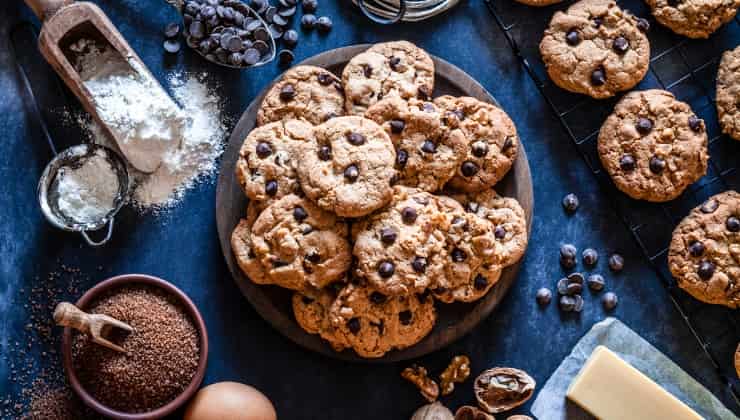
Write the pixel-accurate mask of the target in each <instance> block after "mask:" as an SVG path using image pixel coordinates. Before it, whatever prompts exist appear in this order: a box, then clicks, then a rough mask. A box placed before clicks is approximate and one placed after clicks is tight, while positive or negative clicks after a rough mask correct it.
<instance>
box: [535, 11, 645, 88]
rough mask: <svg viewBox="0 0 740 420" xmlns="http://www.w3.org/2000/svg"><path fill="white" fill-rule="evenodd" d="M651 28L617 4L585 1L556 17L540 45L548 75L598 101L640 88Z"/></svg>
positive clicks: (557, 81) (554, 80) (553, 79)
mask: <svg viewBox="0 0 740 420" xmlns="http://www.w3.org/2000/svg"><path fill="white" fill-rule="evenodd" d="M648 27H649V24H648V23H647V21H646V20H644V19H638V18H636V17H634V16H632V15H631V14H630V13H628V12H625V11H624V10H622V9H621V8H620V7H619V6H618V5H617V3H616V2H615V1H613V0H581V1H578V2H576V3H574V4H573V5H571V6H570V7H569V8H568V10H567V11H565V12H560V11H559V12H555V15H554V16H553V18H552V20H551V21H550V26H549V27H548V28H547V30H545V36H544V38H543V39H542V42H541V43H540V53H541V54H542V60H543V61H544V62H545V67H546V68H547V73H548V75H549V76H550V79H552V81H553V82H555V84H556V85H558V86H560V87H561V88H563V89H565V90H568V91H571V92H575V93H583V94H586V95H589V96H591V97H594V98H596V99H603V98H608V97H610V96H614V95H615V94H616V93H617V92H621V91H625V90H629V89H631V88H632V87H634V86H635V85H637V84H638V83H639V82H640V80H642V78H643V77H645V74H646V73H647V70H648V64H649V62H650V43H649V42H648V38H647V36H646V35H645V33H644V31H645V30H647V28H648Z"/></svg>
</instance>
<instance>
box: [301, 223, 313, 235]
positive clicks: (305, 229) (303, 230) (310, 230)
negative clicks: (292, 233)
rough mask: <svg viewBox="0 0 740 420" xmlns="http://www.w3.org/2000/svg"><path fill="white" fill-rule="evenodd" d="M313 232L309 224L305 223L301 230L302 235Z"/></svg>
mask: <svg viewBox="0 0 740 420" xmlns="http://www.w3.org/2000/svg"><path fill="white" fill-rule="evenodd" d="M311 232H313V228H312V227H311V226H310V225H306V226H304V227H303V229H302V230H301V233H302V234H304V235H308V234H309V233H311Z"/></svg>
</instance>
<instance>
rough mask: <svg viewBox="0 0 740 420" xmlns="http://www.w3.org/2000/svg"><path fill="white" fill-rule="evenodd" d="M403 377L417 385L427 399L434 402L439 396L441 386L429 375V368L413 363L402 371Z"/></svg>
mask: <svg viewBox="0 0 740 420" xmlns="http://www.w3.org/2000/svg"><path fill="white" fill-rule="evenodd" d="M401 377H402V378H403V379H406V380H407V381H409V382H411V383H412V384H414V385H416V387H417V388H419V392H421V395H422V396H423V397H424V398H426V400H427V401H429V402H434V401H436V400H437V398H438V397H439V386H438V385H437V383H436V382H434V379H432V378H430V377H429V376H428V375H427V370H426V368H424V367H423V366H419V365H411V367H407V368H406V369H404V370H403V372H401Z"/></svg>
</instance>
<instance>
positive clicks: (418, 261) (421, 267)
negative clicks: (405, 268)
mask: <svg viewBox="0 0 740 420" xmlns="http://www.w3.org/2000/svg"><path fill="white" fill-rule="evenodd" d="M411 267H413V269H414V271H416V272H417V273H423V272H425V271H426V270H427V259H426V258H424V257H419V256H416V257H414V261H412V262H411Z"/></svg>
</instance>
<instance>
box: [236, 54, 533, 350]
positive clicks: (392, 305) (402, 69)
mask: <svg viewBox="0 0 740 420" xmlns="http://www.w3.org/2000/svg"><path fill="white" fill-rule="evenodd" d="M433 90H434V63H433V61H432V59H431V57H430V56H429V55H428V54H427V53H426V52H425V51H423V50H422V49H420V48H418V47H416V46H415V45H413V44H411V43H409V42H405V41H399V42H388V43H383V44H376V45H374V46H373V47H371V48H370V49H368V50H367V51H365V52H363V53H361V54H359V55H357V56H355V57H354V58H352V60H350V62H349V63H348V64H347V65H346V67H345V68H344V71H343V73H342V78H341V79H339V78H338V77H336V76H335V75H334V74H332V73H331V72H329V71H327V70H325V69H322V68H319V67H313V66H298V67H295V68H293V69H291V70H289V71H288V72H286V73H285V74H284V75H283V77H282V79H281V80H280V81H278V82H277V83H276V84H275V85H274V86H273V87H272V88H271V89H270V91H269V92H268V93H267V95H266V97H265V99H264V100H263V102H262V105H261V108H260V110H259V114H258V127H257V128H255V129H254V130H253V131H252V132H251V133H250V134H249V135H248V136H247V138H246V139H245V141H244V144H243V146H242V149H241V151H240V157H239V160H238V162H237V168H236V175H237V178H238V180H239V182H240V184H241V186H242V187H243V189H244V192H245V194H246V195H247V197H248V198H249V199H250V200H249V205H248V208H247V213H246V216H245V218H244V219H243V220H241V222H240V223H239V224H238V225H237V227H236V229H235V230H234V232H233V234H232V241H231V242H232V248H233V251H234V254H235V256H236V259H237V262H238V264H239V266H240V267H241V269H242V270H243V271H244V273H245V274H246V275H247V276H248V277H249V279H250V280H251V281H253V282H255V283H257V284H271V285H277V286H280V287H284V288H287V289H291V290H294V291H295V294H294V296H293V310H294V313H295V318H296V321H297V322H298V324H299V325H300V326H301V327H302V328H303V329H305V330H306V331H307V332H309V333H311V334H318V335H320V336H321V337H322V338H323V339H325V340H326V341H328V342H329V343H330V344H331V345H332V346H333V347H334V348H335V349H336V350H337V351H340V350H343V349H346V348H351V349H353V350H354V351H355V352H356V353H357V354H358V355H360V356H362V357H368V358H369V357H380V356H383V355H384V354H385V353H386V352H388V351H390V350H393V349H402V348H406V347H409V346H411V345H413V344H415V343H417V342H419V341H420V340H421V339H422V338H424V337H425V336H426V335H427V334H428V333H429V332H430V331H431V330H432V328H433V327H434V324H435V322H436V317H437V315H436V309H435V301H439V302H444V303H449V302H472V301H475V300H477V299H480V298H481V297H482V296H484V295H485V294H486V293H487V292H488V291H489V290H490V289H491V287H493V285H494V284H495V283H496V282H497V281H498V279H499V276H500V275H501V271H502V270H503V269H504V268H505V267H507V266H509V265H512V264H514V263H515V262H517V261H518V260H519V259H520V258H521V257H522V255H523V254H524V251H525V249H526V246H527V221H526V219H525V214H524V211H523V209H522V208H521V206H520V205H519V203H518V202H517V201H516V200H514V199H512V198H506V197H502V196H499V195H498V194H497V193H496V192H495V191H494V190H493V189H492V187H493V186H494V185H495V184H496V183H497V182H498V181H499V180H501V179H502V178H503V177H504V175H506V173H507V172H508V171H509V169H510V168H511V166H512V164H513V162H514V160H515V159H516V156H517V150H518V148H519V138H518V136H517V132H516V128H515V126H514V124H513V122H512V121H511V119H510V118H509V117H508V116H507V115H506V113H505V112H503V111H502V110H501V109H500V108H498V107H496V106H494V105H491V104H488V103H485V102H481V101H479V100H477V99H474V98H469V97H452V96H441V97H438V98H433V97H432V93H433Z"/></svg>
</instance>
